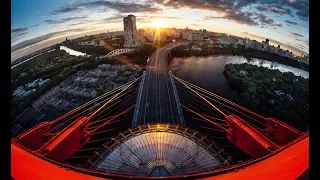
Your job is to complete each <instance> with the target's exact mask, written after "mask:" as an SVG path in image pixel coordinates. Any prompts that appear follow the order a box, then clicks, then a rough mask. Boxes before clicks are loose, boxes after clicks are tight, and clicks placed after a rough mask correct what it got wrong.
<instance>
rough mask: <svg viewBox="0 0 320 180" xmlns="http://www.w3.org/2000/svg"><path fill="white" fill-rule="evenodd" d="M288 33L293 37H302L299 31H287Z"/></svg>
mask: <svg viewBox="0 0 320 180" xmlns="http://www.w3.org/2000/svg"><path fill="white" fill-rule="evenodd" d="M289 35H290V36H293V37H304V36H303V35H301V34H299V33H295V32H289Z"/></svg>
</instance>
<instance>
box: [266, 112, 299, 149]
mask: <svg viewBox="0 0 320 180" xmlns="http://www.w3.org/2000/svg"><path fill="white" fill-rule="evenodd" d="M266 123H267V127H268V128H267V129H269V130H270V131H269V133H267V134H268V135H269V136H270V137H273V138H275V139H276V140H277V144H278V145H284V144H287V143H289V142H291V141H293V140H294V139H296V138H297V137H299V136H301V135H302V132H301V131H299V130H297V129H295V128H293V127H291V126H289V125H287V124H285V123H283V122H281V121H279V120H277V119H275V118H266Z"/></svg>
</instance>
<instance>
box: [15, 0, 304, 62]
mask: <svg viewBox="0 0 320 180" xmlns="http://www.w3.org/2000/svg"><path fill="white" fill-rule="evenodd" d="M129 14H134V15H135V16H136V17H137V28H138V29H140V28H147V27H157V26H159V23H158V24H157V22H161V26H162V27H168V28H171V27H176V28H185V27H186V26H188V27H189V28H191V29H207V30H208V31H214V32H223V33H228V34H233V35H237V36H242V37H249V38H252V39H257V40H261V39H265V38H268V39H270V43H271V44H275V45H277V44H280V45H281V47H282V48H284V49H289V50H291V51H293V52H294V53H295V54H296V55H301V53H302V52H306V53H308V52H309V1H308V0H283V1H273V0H266V1H259V0H257V1H243V0H233V1H228V2H226V1H206V0H201V1H200V0H185V1H175V0H165V1H159V0H140V1H135V2H129V1H67V0H60V1H55V2H47V1H41V0H37V1H35V2H33V3H30V2H17V1H15V0H13V1H12V14H11V16H12V20H11V23H12V25H11V43H12V44H11V61H12V60H15V59H17V58H19V57H21V56H23V55H26V54H28V53H30V52H32V51H34V50H38V49H41V48H43V47H45V46H49V45H52V44H55V43H58V42H61V41H62V40H64V39H65V38H66V37H67V38H75V37H79V36H83V35H90V34H96V33H100V32H106V31H115V30H123V18H124V17H125V16H127V15H129Z"/></svg>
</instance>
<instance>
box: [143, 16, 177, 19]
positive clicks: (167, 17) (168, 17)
mask: <svg viewBox="0 0 320 180" xmlns="http://www.w3.org/2000/svg"><path fill="white" fill-rule="evenodd" d="M147 18H151V19H157V18H161V19H182V18H180V17H175V16H148V17H147Z"/></svg>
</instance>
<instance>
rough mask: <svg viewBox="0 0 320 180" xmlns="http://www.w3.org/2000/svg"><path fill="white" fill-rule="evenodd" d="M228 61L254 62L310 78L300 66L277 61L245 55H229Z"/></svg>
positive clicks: (228, 62)
mask: <svg viewBox="0 0 320 180" xmlns="http://www.w3.org/2000/svg"><path fill="white" fill-rule="evenodd" d="M211 58H215V57H211ZM226 59H227V60H226V63H225V64H230V63H232V64H243V63H248V64H252V65H257V66H262V67H265V68H269V69H277V70H279V71H280V72H292V73H293V74H294V75H296V76H301V77H303V78H306V79H308V78H309V72H307V71H304V70H302V69H299V68H295V67H291V66H287V65H284V64H280V63H277V62H271V61H266V60H261V59H257V58H252V60H248V59H246V58H244V57H241V56H227V57H226Z"/></svg>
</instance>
